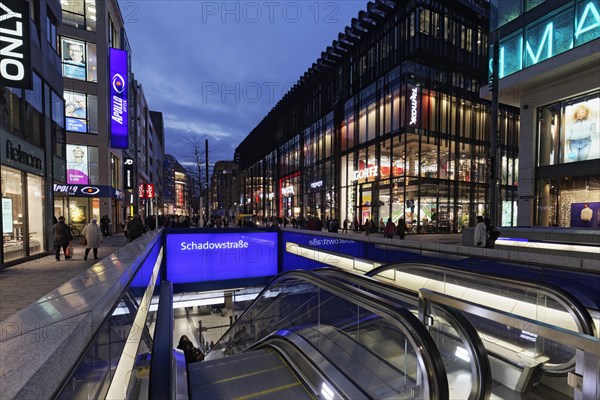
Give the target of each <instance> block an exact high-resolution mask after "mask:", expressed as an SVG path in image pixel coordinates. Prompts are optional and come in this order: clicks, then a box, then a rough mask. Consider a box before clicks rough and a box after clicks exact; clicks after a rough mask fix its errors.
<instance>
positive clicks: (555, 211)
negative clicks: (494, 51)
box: [490, 0, 600, 229]
mask: <svg viewBox="0 0 600 400" xmlns="http://www.w3.org/2000/svg"><path fill="white" fill-rule="evenodd" d="M508 3H510V4H508ZM492 4H493V6H495V7H497V10H498V14H497V15H498V19H497V21H492V28H493V29H495V32H493V33H492V34H493V35H494V36H496V37H498V43H499V59H498V61H499V70H498V75H499V78H500V81H499V85H498V87H499V89H500V90H499V99H500V102H502V103H506V104H511V105H513V106H518V107H520V108H521V133H522V135H521V137H520V140H519V145H520V148H519V156H520V165H519V168H520V171H519V176H520V184H519V190H518V194H519V216H518V218H519V221H518V222H519V225H537V226H556V227H563V228H566V227H573V228H596V229H598V228H600V219H599V215H600V133H599V130H600V65H599V64H598V59H597V55H598V54H599V53H600V1H598V0H572V1H563V2H554V1H530V0H523V1H513V2H504V1H501V0H499V1H497V0H496V1H492ZM492 61H493V60H492V59H490V66H491V65H492ZM490 72H491V70H490Z"/></svg>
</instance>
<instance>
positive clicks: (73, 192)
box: [54, 183, 123, 199]
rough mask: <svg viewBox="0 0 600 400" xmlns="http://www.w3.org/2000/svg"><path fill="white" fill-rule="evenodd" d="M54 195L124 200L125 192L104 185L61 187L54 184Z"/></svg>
mask: <svg viewBox="0 0 600 400" xmlns="http://www.w3.org/2000/svg"><path fill="white" fill-rule="evenodd" d="M54 193H61V194H64V195H67V196H72V197H109V198H111V199H122V198H123V192H122V191H120V190H118V189H115V188H113V187H112V186H102V185H60V184H56V183H55V184H54Z"/></svg>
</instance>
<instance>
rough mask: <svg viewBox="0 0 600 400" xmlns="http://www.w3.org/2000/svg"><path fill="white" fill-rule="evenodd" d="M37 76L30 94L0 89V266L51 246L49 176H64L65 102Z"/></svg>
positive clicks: (32, 256) (28, 92)
mask: <svg viewBox="0 0 600 400" xmlns="http://www.w3.org/2000/svg"><path fill="white" fill-rule="evenodd" d="M60 92H62V88H59V91H55V90H53V89H52V88H51V87H50V85H49V84H48V82H46V81H45V80H44V79H42V77H41V76H40V75H38V74H37V73H36V72H33V73H32V87H31V89H25V90H23V89H17V88H8V87H4V86H0V110H1V111H2V112H1V113H0V138H1V141H0V176H1V179H0V194H1V202H2V203H1V204H2V213H1V214H0V226H1V227H2V246H1V247H0V267H4V266H8V265H12V264H14V263H18V262H21V261H23V260H25V259H31V258H36V257H40V256H42V255H43V254H44V253H45V252H46V251H47V250H48V249H49V248H51V247H52V244H51V240H52V233H51V232H52V218H51V207H52V179H53V178H52V177H53V175H54V176H57V175H60V176H64V171H65V160H64V155H65V154H64V153H65V147H64V114H63V111H64V101H63V100H62V96H61V95H59V94H58V93H60Z"/></svg>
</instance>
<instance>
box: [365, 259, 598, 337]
mask: <svg viewBox="0 0 600 400" xmlns="http://www.w3.org/2000/svg"><path fill="white" fill-rule="evenodd" d="M403 268H406V269H408V268H412V269H421V270H429V271H433V272H445V273H449V274H456V275H458V276H459V277H468V278H476V279H480V280H481V279H487V280H490V281H494V282H500V283H502V284H504V285H507V286H509V287H511V288H515V289H521V290H523V289H527V290H528V291H533V292H537V293H540V294H543V295H545V296H548V297H551V298H553V299H554V300H556V301H557V302H558V303H559V304H561V305H562V306H563V307H564V308H565V310H566V311H567V312H568V313H569V314H570V315H571V317H572V318H573V320H574V321H575V324H576V325H577V326H578V328H579V330H580V332H581V333H584V334H586V335H590V336H596V337H598V332H597V330H596V325H595V324H594V319H593V318H592V316H591V315H590V313H589V311H588V310H587V309H586V308H585V306H584V305H583V304H582V303H581V302H580V301H579V300H577V298H575V297H574V296H572V295H571V294H570V293H568V292H567V291H565V290H563V289H561V288H559V287H557V286H554V285H550V284H548V283H545V282H535V281H531V280H527V279H515V278H507V277H505V276H499V275H494V274H489V273H486V274H485V275H483V274H478V273H476V272H470V271H464V270H460V269H455V268H452V267H448V266H445V265H439V264H433V263H415V262H410V261H406V262H394V263H390V264H385V265H381V266H379V267H377V268H374V269H372V270H371V271H369V272H367V273H366V274H365V275H367V276H370V277H373V276H375V275H377V274H379V273H381V272H383V271H387V270H391V269H400V270H402V269H403Z"/></svg>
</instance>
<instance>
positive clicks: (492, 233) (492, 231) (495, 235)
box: [490, 226, 500, 242]
mask: <svg viewBox="0 0 600 400" xmlns="http://www.w3.org/2000/svg"><path fill="white" fill-rule="evenodd" d="M499 237H500V231H499V230H498V228H496V227H495V226H492V227H491V228H490V239H491V240H492V241H494V242H495V241H496V240H498V238H499Z"/></svg>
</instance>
